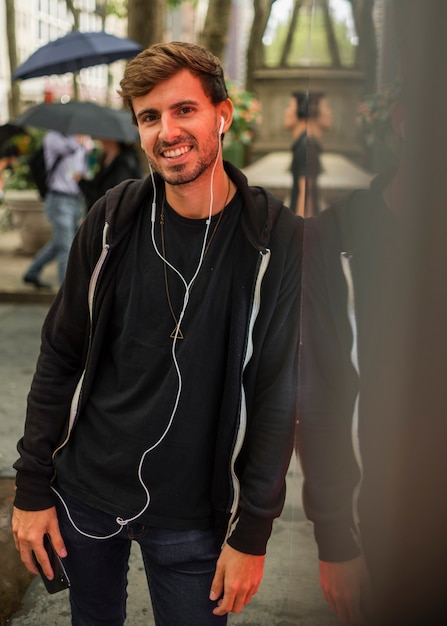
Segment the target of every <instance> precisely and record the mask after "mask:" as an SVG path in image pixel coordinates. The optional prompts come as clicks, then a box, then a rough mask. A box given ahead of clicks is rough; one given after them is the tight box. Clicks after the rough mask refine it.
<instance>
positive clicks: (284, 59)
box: [279, 0, 303, 67]
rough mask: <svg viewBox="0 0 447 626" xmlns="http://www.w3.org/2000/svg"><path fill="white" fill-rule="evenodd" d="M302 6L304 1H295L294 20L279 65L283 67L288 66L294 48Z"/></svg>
mask: <svg viewBox="0 0 447 626" xmlns="http://www.w3.org/2000/svg"><path fill="white" fill-rule="evenodd" d="M302 4H303V2H302V0H294V3H293V11H292V18H291V20H290V24H289V29H288V31H287V37H286V41H285V43H284V47H283V50H282V54H281V60H280V62H279V65H280V66H281V67H283V66H285V65H286V63H287V57H288V56H289V53H290V50H291V48H292V44H293V38H294V35H295V33H296V31H297V27H298V17H299V14H300V9H301V5H302Z"/></svg>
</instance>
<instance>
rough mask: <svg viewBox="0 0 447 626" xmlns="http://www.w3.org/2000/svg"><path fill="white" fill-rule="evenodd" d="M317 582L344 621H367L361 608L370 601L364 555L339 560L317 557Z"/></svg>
mask: <svg viewBox="0 0 447 626" xmlns="http://www.w3.org/2000/svg"><path fill="white" fill-rule="evenodd" d="M320 585H321V588H322V590H323V595H324V598H325V600H326V602H328V603H329V605H330V607H331V609H332V610H333V611H334V612H335V613H336V614H337V616H338V619H339V620H340V621H341V622H342V623H343V624H355V625H356V626H357V625H359V626H364V625H366V623H367V622H366V617H365V614H364V612H363V609H364V608H365V607H367V606H368V605H369V602H370V596H371V591H370V584H369V576H368V572H367V569H366V565H365V561H364V558H363V556H358V557H357V558H355V559H352V560H351V561H344V562H342V563H327V562H325V561H320Z"/></svg>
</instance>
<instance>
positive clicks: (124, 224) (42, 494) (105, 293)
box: [14, 163, 302, 554]
mask: <svg viewBox="0 0 447 626" xmlns="http://www.w3.org/2000/svg"><path fill="white" fill-rule="evenodd" d="M225 168H226V171H227V173H228V174H229V176H230V178H231V179H232V181H233V182H234V183H235V184H236V186H237V187H238V190H239V191H240V193H241V194H242V198H243V209H242V217H241V228H242V229H243V232H244V234H245V239H244V240H245V244H244V245H241V247H240V250H239V251H238V256H239V258H238V261H237V266H238V267H239V268H240V272H239V273H238V274H237V275H235V276H234V289H233V294H234V295H233V301H232V304H231V307H232V323H231V331H230V334H229V340H228V359H227V370H226V373H225V381H224V393H223V397H222V404H221V415H220V421H219V430H218V436H217V446H216V452H215V465H214V476H213V490H212V492H213V508H214V517H215V524H216V528H217V530H218V532H219V534H220V535H221V537H222V539H224V538H225V536H227V537H228V536H229V535H230V529H231V527H232V524H233V522H235V521H238V523H237V525H236V526H235V528H234V530H233V531H232V532H231V537H230V538H229V541H228V542H229V543H230V545H232V547H234V548H235V549H237V550H240V551H242V552H246V553H250V554H264V553H265V549H266V544H267V541H268V538H269V536H270V533H271V527H272V523H273V519H274V518H275V517H277V516H279V515H280V513H281V510H282V507H283V505H284V498H285V476H286V473H287V469H288V465H289V461H290V455H291V452H292V449H293V439H294V427H295V420H296V415H295V410H296V389H297V352H298V350H297V347H298V337H299V307H300V283H301V249H302V220H301V219H300V218H297V217H296V216H294V215H292V214H291V212H290V211H289V210H288V209H287V208H286V207H285V206H283V205H282V204H281V203H280V202H279V201H278V200H276V199H274V198H273V197H272V196H271V195H270V194H268V193H267V192H265V190H263V189H261V188H251V187H249V186H248V184H247V181H246V178H245V176H243V175H242V174H241V172H239V170H237V169H236V168H234V167H233V166H231V165H230V164H228V163H225ZM156 185H157V187H159V189H158V192H159V193H160V194H161V193H162V181H161V180H160V179H159V178H158V177H156ZM152 197H153V187H152V182H151V179H150V178H147V179H145V180H143V181H126V182H124V183H122V184H120V185H118V186H117V187H115V188H113V189H111V190H110V191H109V192H107V194H106V195H105V196H104V197H103V198H102V199H100V200H99V201H98V202H97V203H96V205H95V206H94V207H93V208H92V210H91V211H90V212H89V214H88V216H87V218H86V220H85V221H84V223H83V224H82V226H81V228H80V229H79V231H78V234H77V236H76V238H75V240H74V243H73V246H72V250H71V254H70V259H69V264H68V268H67V274H66V279H65V281H64V284H63V285H62V287H61V289H60V291H59V293H58V295H57V297H56V299H55V302H54V303H53V305H52V306H51V308H50V311H49V313H48V316H47V318H46V320H45V323H44V326H43V331H42V347H41V352H40V355H39V359H38V362H37V368H36V373H35V375H34V378H33V382H32V385H31V391H30V394H29V397H28V407H27V418H26V426H25V434H24V437H23V438H22V439H21V440H20V441H19V444H18V449H19V453H20V458H19V459H18V461H17V462H16V463H15V465H14V467H15V469H16V470H17V472H18V473H17V481H16V483H17V493H16V499H15V505H16V506H17V507H18V508H21V509H25V510H40V509H44V508H48V507H51V506H53V504H54V495H53V493H52V491H51V488H50V485H51V480H52V478H53V475H54V467H53V461H52V458H53V454H54V452H55V450H56V449H57V448H58V447H60V446H61V445H63V443H64V441H65V440H66V438H67V436H69V431H70V429H71V427H72V426H73V425H75V424H76V419H77V417H78V415H79V414H80V413H81V411H82V407H83V406H84V404H85V401H86V399H87V398H88V395H89V393H90V390H91V386H92V384H93V379H94V372H95V368H96V366H97V363H98V358H99V355H100V351H101V345H102V341H103V338H104V334H105V330H106V328H107V322H108V316H109V314H110V307H111V302H112V299H113V297H114V288H113V286H114V275H115V273H114V269H115V268H116V266H117V264H118V263H119V262H120V259H121V257H122V255H123V254H125V250H126V244H127V241H128V236H129V233H130V231H131V228H132V226H133V222H134V218H135V215H137V214H138V213H139V212H140V211H148V212H149V210H150V206H151V202H152ZM159 197H160V196H159ZM148 215H149V213H148ZM89 309H90V311H89ZM69 424H70V426H69ZM92 480H94V477H92Z"/></svg>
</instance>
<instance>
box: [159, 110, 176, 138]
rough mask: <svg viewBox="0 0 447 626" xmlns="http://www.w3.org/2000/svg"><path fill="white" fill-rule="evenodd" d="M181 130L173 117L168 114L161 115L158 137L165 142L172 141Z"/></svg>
mask: <svg viewBox="0 0 447 626" xmlns="http://www.w3.org/2000/svg"><path fill="white" fill-rule="evenodd" d="M180 133H181V131H180V128H179V124H178V122H177V120H176V119H175V118H173V117H172V116H170V115H166V116H162V117H161V120H160V139H162V140H163V141H166V142H172V141H174V140H175V139H176V138H177V137H178V136H179V135H180Z"/></svg>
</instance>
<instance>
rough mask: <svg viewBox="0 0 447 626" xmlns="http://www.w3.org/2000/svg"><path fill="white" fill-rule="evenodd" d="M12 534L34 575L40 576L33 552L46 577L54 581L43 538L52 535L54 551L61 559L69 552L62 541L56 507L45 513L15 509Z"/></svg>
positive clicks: (24, 560) (46, 510) (22, 557)
mask: <svg viewBox="0 0 447 626" xmlns="http://www.w3.org/2000/svg"><path fill="white" fill-rule="evenodd" d="M12 533H13V536H14V543H15V544H16V548H17V550H18V551H19V552H20V557H21V559H22V561H23V563H24V565H25V566H26V568H27V570H29V571H30V572H31V573H32V574H38V573H39V571H38V569H37V568H36V566H35V564H34V561H33V558H32V552H34V553H35V555H36V558H37V560H38V561H39V563H40V564H41V566H42V569H43V572H44V574H45V576H46V577H47V578H48V579H49V580H53V578H54V573H53V570H52V569H51V565H50V561H49V559H48V556H47V552H46V550H45V548H44V546H43V536H44V535H45V533H48V534H49V535H50V538H51V541H52V543H53V546H54V549H55V550H56V552H57V553H58V555H59V556H60V557H61V558H64V557H66V556H67V550H66V548H65V545H64V540H63V539H62V536H61V533H60V530H59V523H58V521H57V515H56V507H52V508H51V509H45V510H43V511H22V510H21V509H17V508H16V507H14V510H13V514H12Z"/></svg>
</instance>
